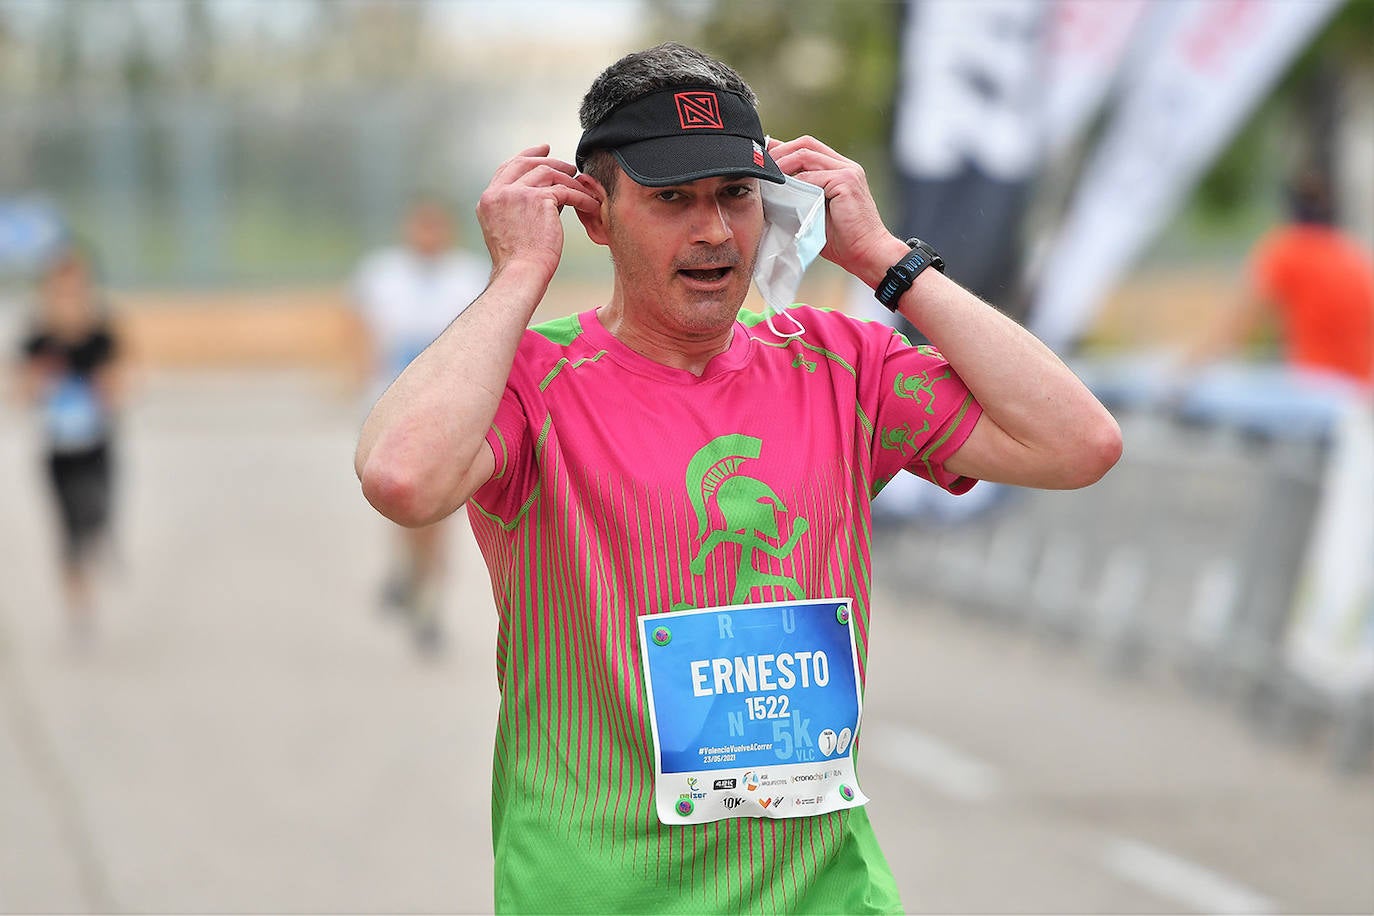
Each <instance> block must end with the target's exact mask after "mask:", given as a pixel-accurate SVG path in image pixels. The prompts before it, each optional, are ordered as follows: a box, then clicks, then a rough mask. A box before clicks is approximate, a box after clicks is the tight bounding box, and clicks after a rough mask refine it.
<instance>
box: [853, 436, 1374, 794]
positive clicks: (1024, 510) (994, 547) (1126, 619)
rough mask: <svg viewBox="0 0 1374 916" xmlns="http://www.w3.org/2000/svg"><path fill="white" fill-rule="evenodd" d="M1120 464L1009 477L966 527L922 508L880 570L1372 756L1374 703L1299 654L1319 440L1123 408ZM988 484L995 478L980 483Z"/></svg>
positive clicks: (1340, 762)
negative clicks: (1027, 483) (1037, 485)
mask: <svg viewBox="0 0 1374 916" xmlns="http://www.w3.org/2000/svg"><path fill="white" fill-rule="evenodd" d="M1118 419H1119V420H1120V422H1121V425H1122V432H1123V435H1124V437H1125V441H1126V451H1125V454H1124V455H1123V457H1122V460H1121V462H1120V463H1119V464H1118V465H1117V467H1116V468H1115V469H1113V470H1112V472H1111V473H1110V474H1108V475H1107V476H1106V477H1105V478H1104V479H1103V480H1102V481H1100V482H1099V483H1098V484H1096V485H1095V486H1093V487H1090V488H1087V489H1084V490H1079V491H1068V492H1054V491H1036V490H1022V489H1018V488H1003V491H1004V492H1003V493H1002V494H1001V498H999V499H997V500H994V501H992V503H991V505H989V506H988V507H987V508H986V509H984V510H982V511H980V512H978V513H977V514H975V515H973V516H972V517H969V518H965V519H962V520H952V521H951V520H943V521H938V522H937V521H933V520H930V519H923V518H921V517H916V518H910V519H907V520H905V521H903V522H902V523H900V524H897V525H893V526H891V527H890V529H889V530H888V531H887V532H886V533H885V534H884V535H882V536H881V537H880V540H879V545H880V546H879V549H880V550H883V551H886V552H889V553H890V554H891V555H892V556H893V557H900V558H901V561H900V562H890V563H887V564H883V566H882V567H880V568H886V569H889V570H894V573H893V574H894V575H895V576H896V577H897V578H898V579H899V580H900V581H901V582H902V584H903V585H905V586H909V587H911V588H912V589H919V590H922V591H924V592H926V593H930V594H933V595H935V596H937V597H941V598H944V599H946V600H947V601H948V602H949V603H951V604H952V605H953V606H954V607H956V608H957V609H958V610H959V612H960V613H967V614H978V615H981V616H984V617H986V618H987V619H989V620H992V621H998V622H1001V623H1003V624H1005V625H1007V626H1009V627H1015V628H1018V629H1020V630H1022V631H1024V632H1026V633H1027V634H1029V635H1031V636H1032V637H1034V638H1039V639H1044V640H1047V641H1050V642H1054V643H1058V644H1062V645H1063V646H1065V647H1073V648H1074V649H1076V650H1078V651H1084V652H1088V653H1091V654H1092V656H1093V657H1094V658H1095V659H1096V660H1097V661H1098V663H1099V664H1100V666H1101V668H1102V669H1103V671H1104V672H1105V673H1108V674H1110V675H1113V676H1141V677H1144V676H1168V677H1177V678H1179V679H1181V680H1183V681H1184V682H1185V683H1187V684H1188V685H1190V686H1191V687H1192V688H1194V690H1195V691H1196V693H1197V694H1198V695H1199V696H1200V697H1206V698H1209V700H1210V701H1212V702H1220V703H1225V704H1229V705H1231V706H1232V708H1234V709H1235V710H1236V712H1237V713H1238V714H1240V715H1243V716H1244V717H1245V718H1246V719H1247V721H1249V722H1250V723H1251V725H1252V726H1253V727H1254V728H1255V730H1256V733H1257V734H1259V735H1263V736H1266V737H1272V738H1274V739H1276V740H1288V741H1307V742H1311V741H1315V740H1319V739H1323V740H1326V741H1327V742H1328V744H1329V747H1330V751H1331V753H1332V755H1333V762H1334V764H1335V765H1336V766H1337V767H1338V768H1339V769H1340V770H1342V771H1356V770H1362V769H1367V768H1369V767H1370V766H1371V763H1374V697H1371V696H1370V695H1368V693H1367V692H1366V693H1365V694H1362V695H1355V696H1347V695H1333V694H1330V693H1329V692H1323V691H1321V690H1318V689H1317V688H1316V687H1315V686H1314V685H1312V684H1309V683H1307V682H1306V681H1305V680H1304V679H1303V678H1301V677H1299V676H1297V674H1296V673H1295V672H1294V671H1293V670H1292V669H1291V668H1290V666H1289V665H1288V663H1287V662H1286V655H1285V642H1286V639H1287V636H1288V629H1289V625H1290V620H1289V616H1290V609H1291V608H1292V606H1293V599H1294V595H1295V591H1296V588H1297V584H1298V580H1299V576H1300V572H1301V568H1302V563H1303V560H1304V557H1305V547H1306V544H1307V542H1308V535H1309V531H1310V530H1311V528H1312V523H1313V518H1314V513H1315V508H1316V506H1317V502H1318V496H1319V494H1320V492H1321V486H1322V470H1323V466H1324V449H1325V445H1324V442H1323V441H1322V439H1321V437H1317V436H1312V437H1300V438H1295V439H1283V438H1275V437H1273V436H1270V435H1267V434H1256V432H1255V431H1254V430H1247V429H1245V428H1243V427H1237V426H1226V425H1217V424H1214V423H1190V422H1186V421H1184V420H1183V419H1180V418H1179V417H1178V416H1177V415H1167V416H1166V415H1164V414H1161V413H1157V412H1153V411H1149V410H1145V411H1121V412H1120V415H1119V417H1118ZM980 486H984V487H986V486H988V485H987V484H982V485H980Z"/></svg>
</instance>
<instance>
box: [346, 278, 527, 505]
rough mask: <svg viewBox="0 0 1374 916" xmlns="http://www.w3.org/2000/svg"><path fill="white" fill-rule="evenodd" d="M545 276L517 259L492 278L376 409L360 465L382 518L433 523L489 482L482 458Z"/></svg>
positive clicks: (360, 453) (366, 428)
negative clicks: (482, 470) (483, 473)
mask: <svg viewBox="0 0 1374 916" xmlns="http://www.w3.org/2000/svg"><path fill="white" fill-rule="evenodd" d="M543 273H544V272H543V271H539V270H532V269H528V268H526V267H524V266H522V265H519V264H511V265H508V266H507V267H506V268H505V269H504V270H502V271H500V272H498V273H497V274H496V275H495V276H493V278H492V281H491V283H490V285H488V287H487V289H486V290H485V291H484V292H483V293H482V295H481V296H479V297H478V298H477V300H476V301H475V302H473V303H472V304H471V305H470V306H468V308H467V309H466V310H465V311H463V313H462V314H461V315H459V316H458V317H457V318H455V319H454V321H453V322H452V323H451V324H450V325H449V326H448V328H447V329H446V330H445V331H444V332H443V333H442V334H440V335H439V337H438V338H437V339H436V340H435V341H434V342H433V343H432V344H430V345H429V347H427V348H426V349H425V351H424V352H423V353H421V354H420V355H419V356H418V357H416V358H415V360H414V361H413V362H411V364H410V365H409V366H407V367H406V369H405V371H404V372H402V373H401V375H400V376H399V377H398V378H397V379H396V381H395V382H393V383H392V384H391V386H390V387H389V388H387V390H386V392H385V393H384V394H383V395H382V397H381V398H380V399H379V400H378V401H377V404H376V406H374V407H373V409H372V411H371V413H369V414H368V417H367V420H366V422H365V423H364V424H363V429H362V433H361V435H360V436H359V440H358V450H357V453H356V455H355V459H354V464H355V470H356V471H357V474H358V478H359V480H361V482H362V485H363V493H364V495H365V496H366V497H367V499H368V501H369V502H371V503H372V504H373V506H375V507H376V508H377V509H378V511H380V512H381V513H382V514H383V515H385V516H387V517H388V518H391V519H392V520H393V521H396V522H398V523H400V524H403V525H421V524H428V523H430V522H433V521H437V520H438V519H440V518H443V517H444V516H446V515H449V514H450V513H452V512H453V511H454V510H456V509H457V508H458V507H459V506H461V505H462V504H463V503H464V502H465V501H466V500H467V498H468V497H469V496H471V495H472V492H473V491H474V490H475V489H476V488H477V487H479V486H481V484H482V483H483V482H485V481H484V480H483V479H479V478H480V476H481V475H480V473H478V471H479V470H480V469H479V467H478V465H477V459H478V457H479V455H480V454H481V450H482V444H483V441H484V439H485V437H486V433H487V430H488V429H489V428H490V426H491V422H492V419H493V418H494V417H495V416H496V409H497V407H498V406H499V404H500V402H501V396H502V393H503V391H504V390H505V386H506V379H507V377H508V376H509V374H510V368H511V363H512V362H513V360H514V358H515V350H516V347H517V346H518V345H519V342H520V337H521V334H522V333H523V331H524V329H525V327H526V326H527V325H528V323H529V320H530V316H531V315H532V314H533V313H534V309H535V307H536V306H537V305H538V304H539V301H540V299H541V298H543V295H544V292H545V290H546V289H547V287H548V278H547V277H545V276H544V275H543Z"/></svg>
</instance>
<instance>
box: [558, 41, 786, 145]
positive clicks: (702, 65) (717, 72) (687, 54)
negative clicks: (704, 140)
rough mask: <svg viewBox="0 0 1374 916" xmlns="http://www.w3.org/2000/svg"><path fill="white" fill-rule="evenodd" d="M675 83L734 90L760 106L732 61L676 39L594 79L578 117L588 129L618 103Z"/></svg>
mask: <svg viewBox="0 0 1374 916" xmlns="http://www.w3.org/2000/svg"><path fill="white" fill-rule="evenodd" d="M674 86H701V87H710V88H713V89H720V90H723V91H725V92H734V93H736V94H738V95H741V96H743V97H744V98H745V100H746V101H748V102H749V104H750V105H753V106H754V107H756V108H757V107H758V104H759V100H758V96H756V95H754V90H752V89H750V88H749V84H748V83H746V82H745V81H744V78H743V77H742V76H740V75H739V74H738V73H736V72H735V70H734V69H733V68H731V67H730V66H729V65H727V64H724V63H722V62H720V61H718V60H716V59H715V58H714V57H710V56H708V55H706V54H703V53H702V52H701V51H698V50H696V49H695V48H689V47H687V46H686V45H684V44H679V43H677V42H675V41H666V42H664V43H663V44H661V45H656V46H654V47H652V48H647V49H645V50H643V51H635V52H633V53H631V54H626V55H625V56H624V57H622V58H620V60H618V61H616V62H615V63H613V64H611V65H610V66H609V67H607V68H606V69H605V70H602V71H601V75H600V76H598V77H597V78H596V79H595V80H593V81H592V85H591V88H590V89H588V90H587V94H586V95H584V96H583V97H582V108H581V110H580V111H579V112H578V117H579V119H580V120H581V122H582V129H583V130H588V129H589V128H591V127H593V126H595V125H596V124H597V123H598V122H599V121H600V120H601V119H602V118H604V117H606V115H608V114H610V113H611V111H612V109H614V108H615V107H616V106H618V105H623V104H624V103H626V102H629V101H632V100H634V99H637V98H639V97H641V96H645V95H648V94H649V93H651V92H657V91H658V90H660V89H669V88H672V87H674Z"/></svg>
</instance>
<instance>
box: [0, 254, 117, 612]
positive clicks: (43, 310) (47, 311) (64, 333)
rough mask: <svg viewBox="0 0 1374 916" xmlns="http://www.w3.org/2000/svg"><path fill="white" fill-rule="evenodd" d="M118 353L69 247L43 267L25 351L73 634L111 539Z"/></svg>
mask: <svg viewBox="0 0 1374 916" xmlns="http://www.w3.org/2000/svg"><path fill="white" fill-rule="evenodd" d="M121 389H122V385H121V381H120V373H119V345H118V342H117V338H116V334H115V331H114V328H113V326H112V325H111V323H110V321H109V318H108V316H107V314H106V309H105V306H104V303H103V302H102V300H101V299H100V297H99V293H98V291H97V289H96V286H95V281H94V277H93V276H92V267H91V263H90V260H89V258H88V256H87V255H86V254H85V253H84V252H83V251H81V250H80V249H79V248H76V247H74V246H69V247H66V248H64V249H63V250H61V251H59V252H58V253H57V254H56V255H55V256H54V257H52V258H51V259H50V260H49V261H48V263H47V264H46V266H45V269H44V270H43V272H42V275H41V277H40V279H39V284H38V309H37V315H36V320H35V323H34V325H33V327H32V329H31V331H30V333H29V334H28V336H27V337H26V338H25V340H24V343H23V356H22V371H21V379H20V392H21V394H22V395H23V396H24V397H25V399H26V400H27V401H29V402H30V403H32V404H34V405H36V406H37V407H38V408H39V409H40V410H41V411H42V415H43V422H44V426H45V427H46V461H47V466H48V473H49V479H50V480H51V482H52V487H53V494H54V496H55V498H56V499H55V504H56V509H57V512H58V515H59V519H60V521H61V530H62V538H63V544H62V547H63V549H62V561H63V562H62V573H63V575H62V579H63V591H64V596H65V599H66V605H67V611H68V615H69V619H70V623H71V625H72V627H73V631H74V633H75V634H76V635H77V636H82V635H84V634H85V633H87V632H88V631H89V630H90V627H91V625H92V623H93V621H92V603H93V599H94V595H93V581H92V574H93V572H94V565H95V563H96V562H97V560H98V559H99V557H100V555H101V553H102V551H101V548H102V547H103V546H104V545H105V543H106V542H107V540H108V533H109V526H110V504H111V488H112V470H113V455H112V451H113V438H114V427H115V416H116V414H117V411H118V408H119V404H120V401H121V399H122V390H121Z"/></svg>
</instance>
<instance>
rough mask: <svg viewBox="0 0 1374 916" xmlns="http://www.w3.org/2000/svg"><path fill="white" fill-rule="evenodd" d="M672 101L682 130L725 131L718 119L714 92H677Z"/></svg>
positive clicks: (723, 123)
mask: <svg viewBox="0 0 1374 916" xmlns="http://www.w3.org/2000/svg"><path fill="white" fill-rule="evenodd" d="M673 101H675V102H677V117H678V120H679V121H680V122H681V123H682V129H683V130H691V129H692V128H694V127H713V128H715V129H716V130H724V129H725V122H724V121H722V120H721V119H720V102H719V100H717V99H716V94H715V93H714V92H679V93H678V94H677V95H675V96H673Z"/></svg>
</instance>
